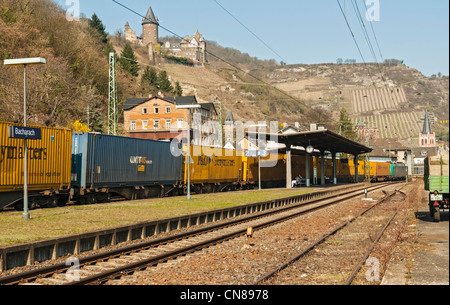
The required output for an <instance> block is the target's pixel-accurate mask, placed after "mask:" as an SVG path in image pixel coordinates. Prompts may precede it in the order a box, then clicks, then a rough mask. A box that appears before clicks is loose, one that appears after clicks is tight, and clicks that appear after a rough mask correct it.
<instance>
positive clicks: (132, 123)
mask: <svg viewBox="0 0 450 305" xmlns="http://www.w3.org/2000/svg"><path fill="white" fill-rule="evenodd" d="M131 130H136V121H131Z"/></svg>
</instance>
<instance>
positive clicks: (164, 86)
mask: <svg viewBox="0 0 450 305" xmlns="http://www.w3.org/2000/svg"><path fill="white" fill-rule="evenodd" d="M158 85H159V90H161V91H162V92H166V93H170V92H172V91H173V87H172V84H171V83H170V80H169V78H168V76H167V72H166V71H161V73H160V74H159V77H158Z"/></svg>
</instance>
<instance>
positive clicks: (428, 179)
mask: <svg viewBox="0 0 450 305" xmlns="http://www.w3.org/2000/svg"><path fill="white" fill-rule="evenodd" d="M448 172H449V158H448V156H446V157H443V156H435V157H428V158H427V159H425V172H424V183H425V190H427V191H428V192H429V206H430V214H431V216H432V217H433V218H434V220H435V221H436V222H439V221H440V217H441V216H440V213H441V210H444V209H448V208H449V204H448V202H449V178H448V177H449V174H448Z"/></svg>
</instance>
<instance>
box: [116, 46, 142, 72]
mask: <svg viewBox="0 0 450 305" xmlns="http://www.w3.org/2000/svg"><path fill="white" fill-rule="evenodd" d="M119 62H120V64H121V65H122V67H123V68H124V69H125V70H126V71H128V72H129V73H130V74H131V75H133V76H138V75H139V64H138V62H137V58H136V55H134V51H133V49H132V48H131V46H130V45H129V44H128V43H127V44H126V45H125V48H124V49H123V51H122V54H121V55H120V59H119Z"/></svg>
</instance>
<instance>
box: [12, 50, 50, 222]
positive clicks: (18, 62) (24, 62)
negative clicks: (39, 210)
mask: <svg viewBox="0 0 450 305" xmlns="http://www.w3.org/2000/svg"><path fill="white" fill-rule="evenodd" d="M46 63H47V61H46V60H45V59H44V58H41V57H36V58H20V59H5V61H4V65H5V66H11V67H17V66H23V125H24V127H27V66H32V65H44V64H46ZM23 141H24V142H23V150H24V156H23V214H22V218H23V219H24V220H29V219H31V215H30V213H29V212H28V148H27V139H24V140H23Z"/></svg>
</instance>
